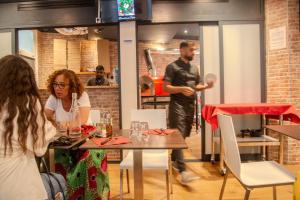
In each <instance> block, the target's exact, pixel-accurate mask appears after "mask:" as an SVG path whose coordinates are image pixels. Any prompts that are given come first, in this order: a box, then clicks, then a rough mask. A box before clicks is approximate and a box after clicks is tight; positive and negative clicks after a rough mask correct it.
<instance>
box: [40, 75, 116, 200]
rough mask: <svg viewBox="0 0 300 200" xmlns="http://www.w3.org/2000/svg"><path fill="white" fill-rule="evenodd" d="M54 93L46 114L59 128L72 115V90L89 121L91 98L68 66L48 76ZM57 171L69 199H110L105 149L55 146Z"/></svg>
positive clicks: (83, 115) (49, 99) (82, 112)
mask: <svg viewBox="0 0 300 200" xmlns="http://www.w3.org/2000/svg"><path fill="white" fill-rule="evenodd" d="M47 87H48V90H49V92H50V93H51V95H50V97H49V98H48V100H47V102H46V105H45V112H46V116H47V118H48V119H49V120H51V121H52V122H53V124H54V125H56V126H57V127H58V128H60V127H59V126H60V125H61V124H65V123H63V122H65V121H68V120H69V119H70V118H69V117H70V115H71V113H70V109H71V104H72V93H74V92H76V93H77V97H78V104H79V105H78V106H79V112H80V119H81V124H82V125H83V124H86V123H87V122H88V121H89V112H90V107H91V106H90V100H89V96H88V94H87V93H86V92H85V91H84V87H83V84H82V83H81V81H80V80H79V78H78V77H77V76H76V74H75V73H74V72H73V71H71V70H67V69H62V70H58V71H55V72H54V73H53V74H52V75H50V77H49V79H48V86H47ZM54 154H55V155H54V157H55V171H56V172H57V173H60V174H62V175H63V176H64V177H65V178H66V180H67V183H68V199H85V200H94V199H99V198H100V199H102V200H107V199H109V191H110V188H109V178H108V172H107V156H106V153H105V151H104V150H84V151H83V150H70V151H69V150H55V153H54Z"/></svg>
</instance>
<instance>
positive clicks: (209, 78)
mask: <svg viewBox="0 0 300 200" xmlns="http://www.w3.org/2000/svg"><path fill="white" fill-rule="evenodd" d="M204 80H205V82H206V83H211V82H212V83H216V82H217V76H216V75H215V74H213V73H208V74H206V76H205V78H204Z"/></svg>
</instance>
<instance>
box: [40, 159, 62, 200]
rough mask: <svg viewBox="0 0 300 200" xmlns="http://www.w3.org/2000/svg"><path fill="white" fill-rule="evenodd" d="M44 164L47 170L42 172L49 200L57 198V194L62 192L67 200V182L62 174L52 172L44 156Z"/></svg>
mask: <svg viewBox="0 0 300 200" xmlns="http://www.w3.org/2000/svg"><path fill="white" fill-rule="evenodd" d="M41 161H42V164H43V165H44V167H45V169H46V172H45V173H40V174H41V177H42V181H43V184H44V186H45V189H46V191H47V194H48V199H49V200H55V199H56V197H57V196H56V195H57V194H59V193H60V194H61V198H60V199H62V200H66V197H65V193H66V191H67V183H66V180H65V179H64V177H63V176H62V175H61V174H58V173H53V172H50V171H49V169H48V167H47V164H46V161H45V159H44V157H42V158H41Z"/></svg>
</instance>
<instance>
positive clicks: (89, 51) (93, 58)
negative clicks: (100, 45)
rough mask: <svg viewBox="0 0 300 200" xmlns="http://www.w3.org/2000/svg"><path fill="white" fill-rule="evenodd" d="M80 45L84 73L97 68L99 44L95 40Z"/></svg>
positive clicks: (85, 41)
mask: <svg viewBox="0 0 300 200" xmlns="http://www.w3.org/2000/svg"><path fill="white" fill-rule="evenodd" d="M80 44H81V67H82V68H83V71H86V70H88V69H93V68H95V67H96V66H97V64H98V53H97V42H96V41H95V40H83V41H81V43H80Z"/></svg>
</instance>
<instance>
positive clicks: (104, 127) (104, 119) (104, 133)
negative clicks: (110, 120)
mask: <svg viewBox="0 0 300 200" xmlns="http://www.w3.org/2000/svg"><path fill="white" fill-rule="evenodd" d="M105 122H106V113H105V112H103V113H102V114H101V116H100V124H101V125H100V126H101V135H102V137H107V134H106V124H105Z"/></svg>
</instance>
